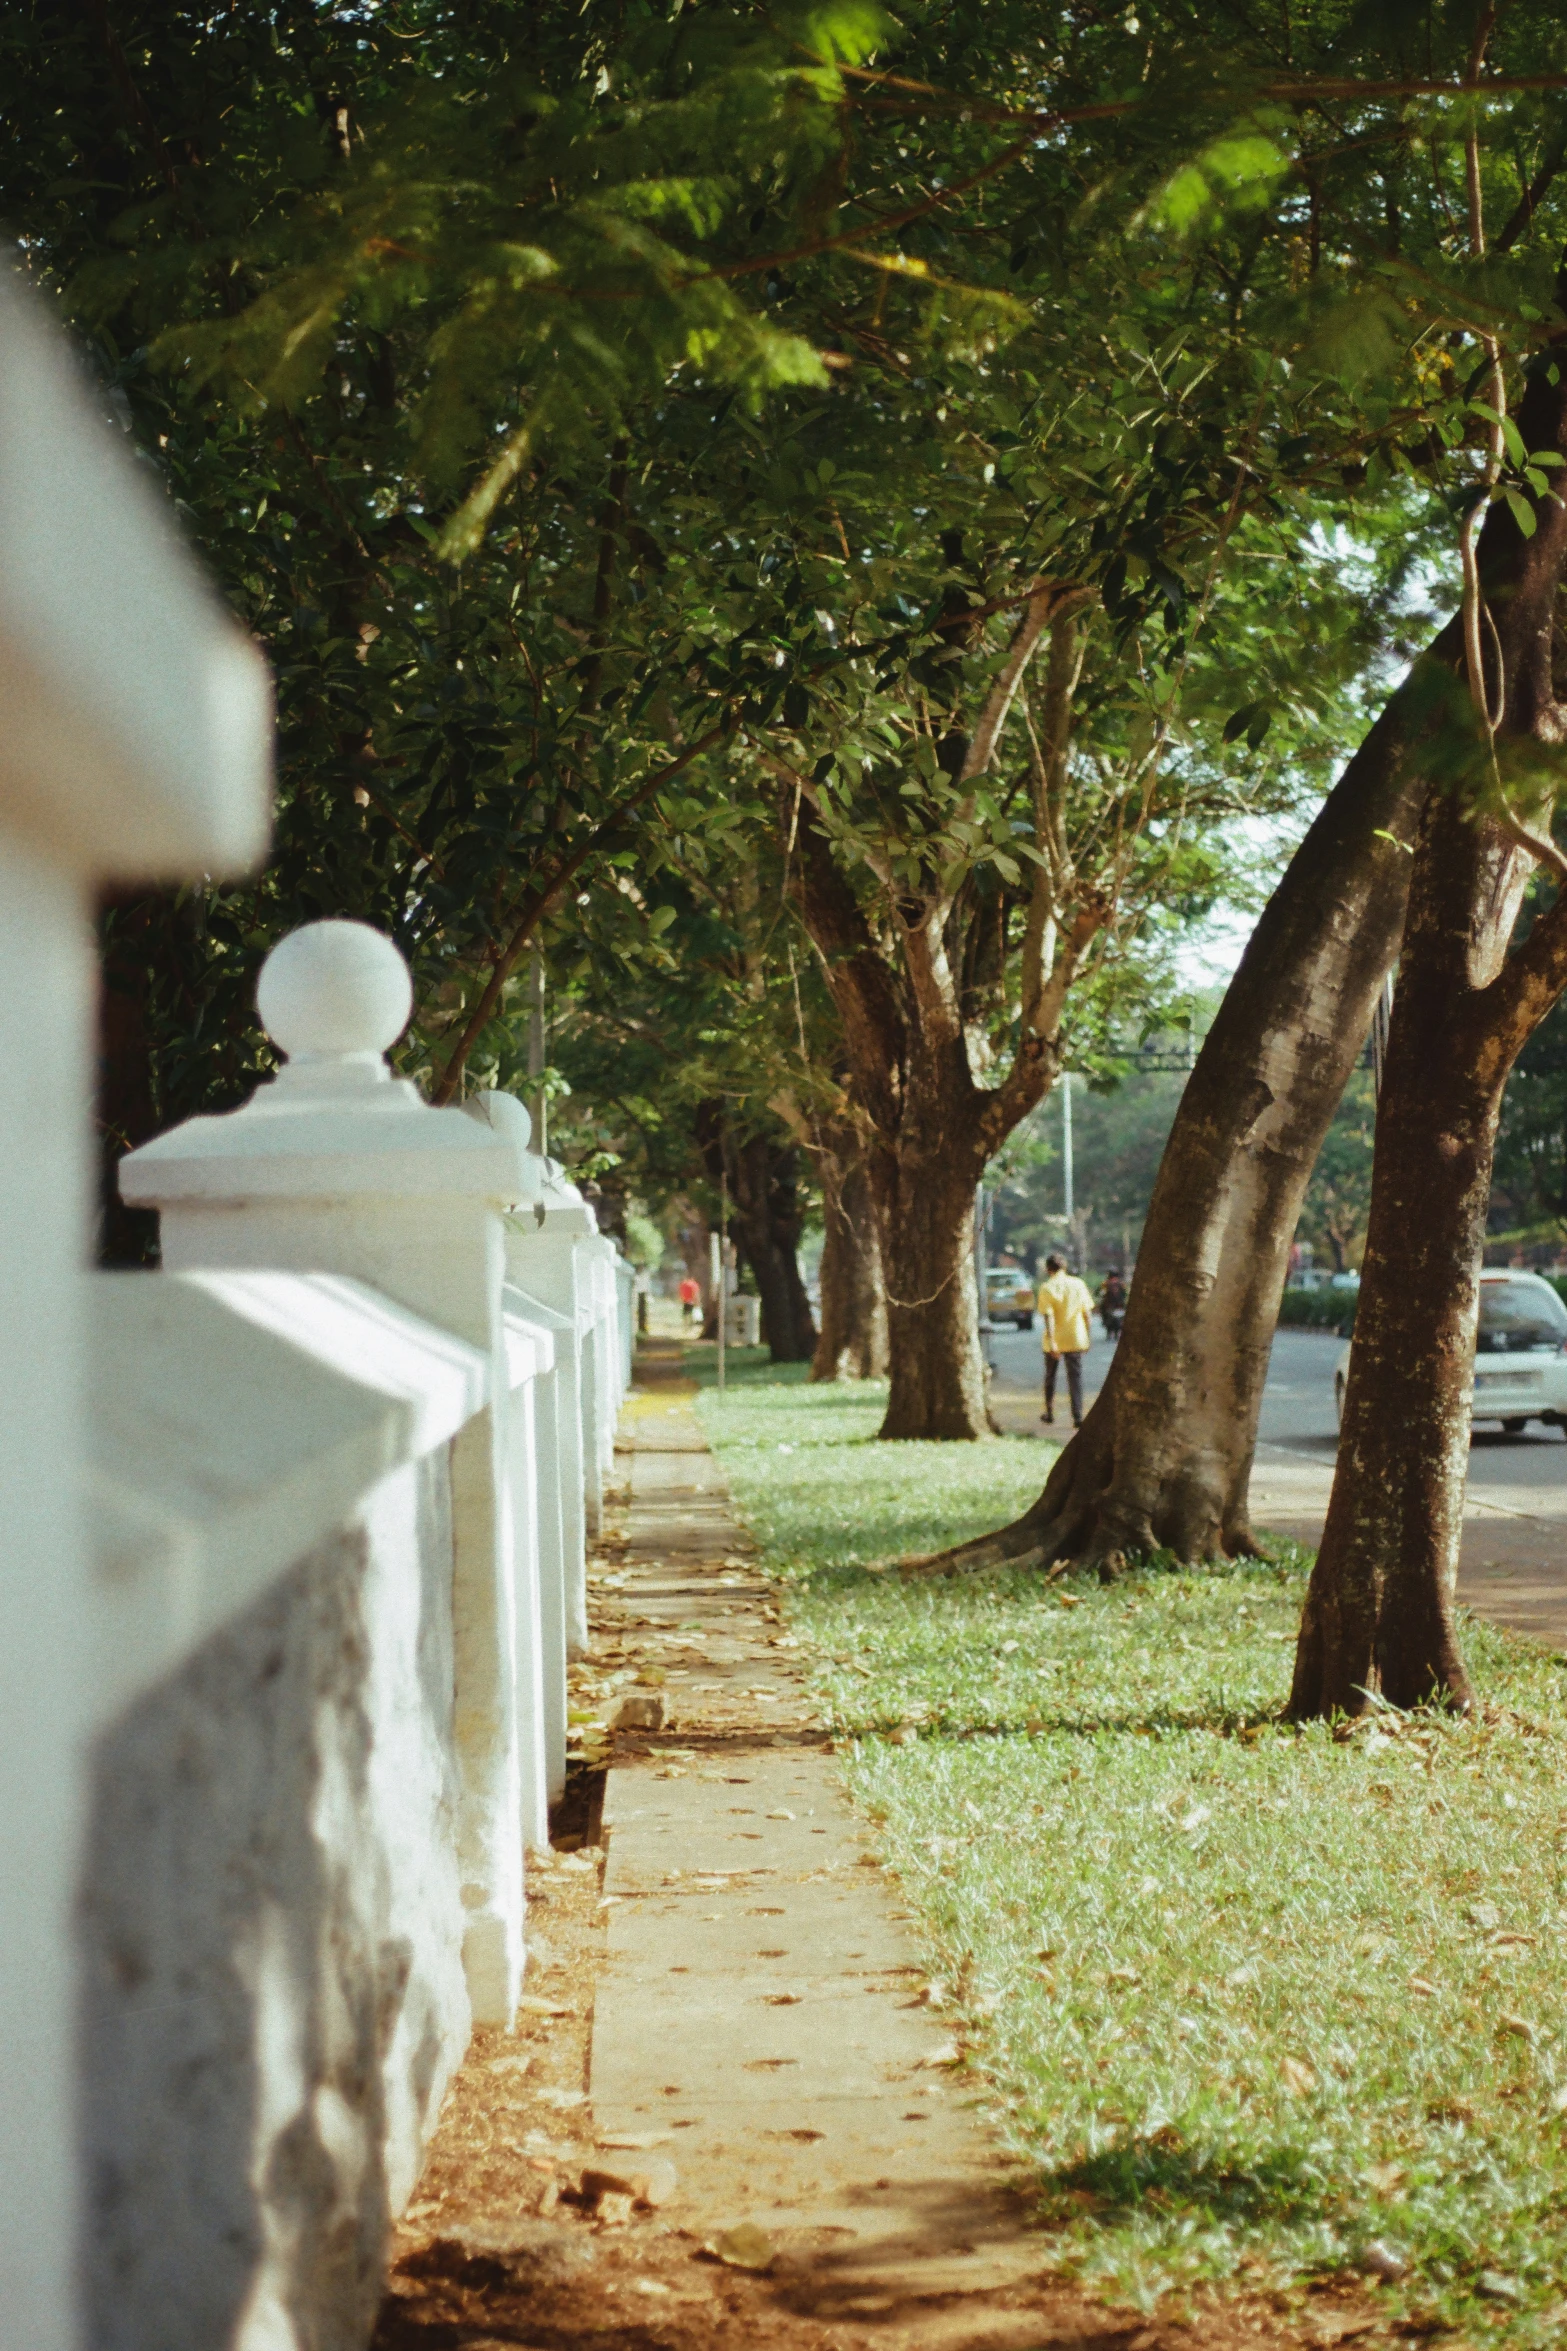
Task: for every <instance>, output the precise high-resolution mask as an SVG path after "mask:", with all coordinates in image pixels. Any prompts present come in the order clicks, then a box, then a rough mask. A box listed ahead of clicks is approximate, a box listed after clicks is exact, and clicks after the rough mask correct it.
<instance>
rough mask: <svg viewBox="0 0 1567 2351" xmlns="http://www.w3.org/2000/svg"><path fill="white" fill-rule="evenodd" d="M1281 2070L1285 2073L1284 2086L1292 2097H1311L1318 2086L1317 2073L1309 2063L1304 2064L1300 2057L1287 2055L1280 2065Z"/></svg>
mask: <svg viewBox="0 0 1567 2351" xmlns="http://www.w3.org/2000/svg"><path fill="white" fill-rule="evenodd" d="M1279 2072H1280V2073H1281V2074H1282V2075H1283V2077H1284V2087H1285V2089H1286V2090H1288V2092H1289V2094H1290V2096H1291V2097H1292V2098H1309V2097H1310V2096H1311V2093H1312V2091H1313V2090H1314V2089H1315V2088H1316V2086H1317V2077H1316V2075H1315V2074H1314V2073H1313V2072H1312V2070H1311V2068H1310V2066H1309V2065H1302V2063H1301V2061H1300V2059H1299V2058H1298V2057H1286V2058H1285V2060H1284V2062H1283V2063H1282V2065H1281V2066H1280V2067H1279Z"/></svg>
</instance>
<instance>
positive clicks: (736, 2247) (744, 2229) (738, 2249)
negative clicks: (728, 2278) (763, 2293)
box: [703, 2220, 777, 2269]
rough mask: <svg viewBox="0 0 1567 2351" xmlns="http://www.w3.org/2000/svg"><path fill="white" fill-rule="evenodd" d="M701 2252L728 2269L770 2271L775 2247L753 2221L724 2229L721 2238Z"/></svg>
mask: <svg viewBox="0 0 1567 2351" xmlns="http://www.w3.org/2000/svg"><path fill="white" fill-rule="evenodd" d="M703 2251H704V2252H707V2253H711V2254H712V2256H713V2259H714V2260H715V2261H722V2262H725V2263H726V2264H727V2265H728V2267H729V2268H730V2269H771V2267H772V2265H773V2259H774V2256H775V2254H776V2252H777V2247H776V2246H775V2245H774V2243H773V2240H772V2238H771V2237H770V2236H769V2235H768V2234H767V2231H766V2230H765V2229H760V2228H758V2227H757V2225H756V2223H755V2221H754V2220H742V2221H741V2222H740V2223H739V2225H738V2226H737V2227H735V2228H732V2229H725V2231H724V2233H723V2235H722V2236H721V2237H714V2238H713V2240H712V2242H711V2244H709V2245H706V2246H704V2247H703Z"/></svg>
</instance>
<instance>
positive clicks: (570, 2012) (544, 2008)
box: [517, 1992, 577, 2016]
mask: <svg viewBox="0 0 1567 2351" xmlns="http://www.w3.org/2000/svg"><path fill="white" fill-rule="evenodd" d="M517 2008H518V2012H519V2013H520V2014H521V2015H523V2016H575V2015H576V2013H577V2012H576V2010H575V2009H574V2008H564V2007H562V2005H561V2003H560V2002H559V2001H558V2000H536V1999H535V1998H534V1997H533V1995H532V1993H531V1992H530V1993H525V1994H524V1995H523V1997H522V1998H521V1999H520V2000H519V2001H518V2003H517Z"/></svg>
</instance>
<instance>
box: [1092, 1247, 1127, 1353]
mask: <svg viewBox="0 0 1567 2351" xmlns="http://www.w3.org/2000/svg"><path fill="white" fill-rule="evenodd" d="M1125 1318H1126V1284H1125V1282H1123V1281H1122V1279H1121V1268H1120V1267H1119V1266H1118V1265H1112V1266H1111V1268H1110V1271H1109V1272H1108V1273H1107V1274H1106V1275H1105V1278H1104V1287H1103V1288H1102V1289H1101V1291H1100V1293H1099V1319H1100V1321H1101V1322H1102V1323H1103V1324H1104V1330H1105V1337H1106V1338H1107V1339H1118V1338H1119V1337H1120V1336H1121V1324H1122V1323H1123V1321H1124V1320H1125Z"/></svg>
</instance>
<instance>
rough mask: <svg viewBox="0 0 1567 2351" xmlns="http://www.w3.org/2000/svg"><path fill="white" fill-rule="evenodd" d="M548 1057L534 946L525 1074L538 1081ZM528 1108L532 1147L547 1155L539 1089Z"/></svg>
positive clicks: (545, 1109) (540, 970)
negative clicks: (531, 1121) (526, 1070)
mask: <svg viewBox="0 0 1567 2351" xmlns="http://www.w3.org/2000/svg"><path fill="white" fill-rule="evenodd" d="M547 1058H548V1056H547V1054H546V1052H545V1029H544V957H543V956H542V955H541V953H540V952H539V950H538V948H537V947H534V948H532V949H530V950H529V954H528V1075H529V1077H530V1078H541V1077H542V1076H543V1075H544V1064H545V1061H546V1059H547ZM530 1107H531V1109H532V1111H533V1148H534V1150H535V1151H537V1152H538V1154H539V1156H540V1158H541V1159H542V1158H547V1157H548V1155H549V1147H550V1139H549V1105H548V1103H547V1101H546V1100H545V1095H544V1089H543V1087H542V1086H535V1087H534V1088H533V1090H532V1095H531V1101H530Z"/></svg>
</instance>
